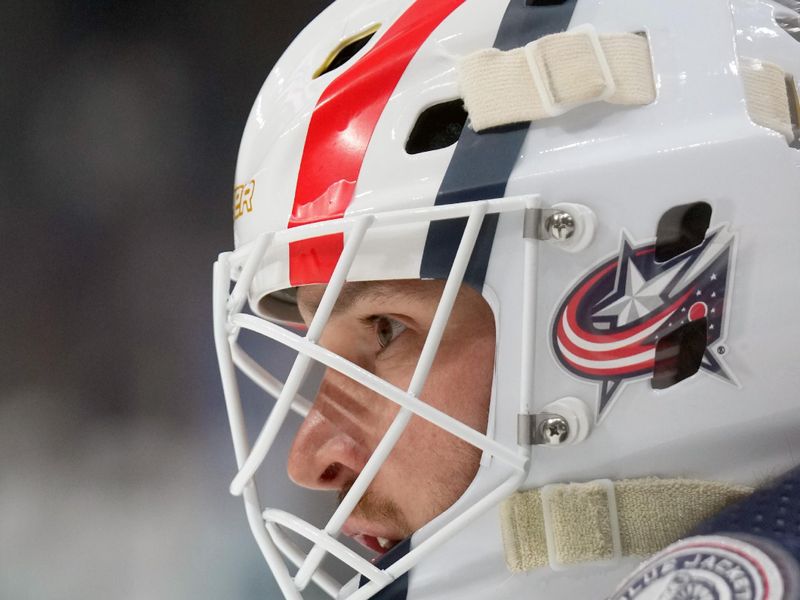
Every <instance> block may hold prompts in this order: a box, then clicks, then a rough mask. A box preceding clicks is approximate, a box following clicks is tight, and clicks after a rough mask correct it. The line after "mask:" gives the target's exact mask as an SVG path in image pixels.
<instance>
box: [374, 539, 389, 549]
mask: <svg viewBox="0 0 800 600" xmlns="http://www.w3.org/2000/svg"><path fill="white" fill-rule="evenodd" d="M377 540H378V544H380V546H381V548H383V549H384V550H386V549H387V548H388V547H389V546H391V545H392V542H390V541H389V540H387V539H386V538H382V537H379V538H377Z"/></svg>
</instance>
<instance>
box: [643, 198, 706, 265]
mask: <svg viewBox="0 0 800 600" xmlns="http://www.w3.org/2000/svg"><path fill="white" fill-rule="evenodd" d="M710 223H711V205H710V204H708V202H693V203H692V204H682V205H680V206H673V207H672V208H670V209H669V210H668V211H667V212H665V213H664V214H663V215H662V216H661V219H659V221H658V228H657V229H656V256H655V258H656V262H667V261H668V260H671V259H673V258H675V257H676V256H680V255H681V254H683V253H684V252H687V251H689V250H691V249H692V248H695V247H697V246H699V245H700V244H701V243H702V242H703V240H704V239H705V238H706V232H707V231H708V226H709V224H710Z"/></svg>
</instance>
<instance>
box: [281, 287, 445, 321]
mask: <svg viewBox="0 0 800 600" xmlns="http://www.w3.org/2000/svg"><path fill="white" fill-rule="evenodd" d="M323 294H324V291H323ZM431 296H432V294H431V292H430V290H429V289H423V288H420V287H417V286H402V287H398V286H396V285H392V282H382V281H351V282H348V283H346V284H345V285H344V287H343V288H342V291H341V292H339V297H338V298H337V299H336V303H335V304H334V306H333V310H332V311H331V315H336V314H341V313H344V312H347V311H348V310H350V309H351V308H352V307H353V306H354V305H355V304H358V303H359V302H367V301H370V302H380V301H385V300H388V299H392V300H400V301H403V300H405V301H410V302H415V301H419V300H422V299H427V298H430V297H431ZM321 301H322V294H319V295H318V296H317V295H316V294H315V296H314V297H313V298H312V299H310V300H308V299H305V300H301V296H300V294H297V304H298V306H299V305H301V304H302V305H303V308H305V309H306V310H307V311H308V312H309V313H310V314H311V315H315V314H316V313H317V309H318V308H319V305H320V302H321Z"/></svg>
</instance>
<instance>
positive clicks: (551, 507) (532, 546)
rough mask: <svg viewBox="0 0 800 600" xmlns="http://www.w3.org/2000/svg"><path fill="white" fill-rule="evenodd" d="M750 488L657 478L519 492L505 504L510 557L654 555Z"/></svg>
mask: <svg viewBox="0 0 800 600" xmlns="http://www.w3.org/2000/svg"><path fill="white" fill-rule="evenodd" d="M751 492H752V489H751V488H747V487H744V486H736V485H730V484H726V483H717V482H710V481H696V480H688V479H655V478H647V479H626V480H622V481H616V482H611V481H608V480H598V481H590V482H588V483H569V484H554V485H548V486H545V487H543V488H541V489H534V490H528V491H525V492H519V493H517V494H514V495H513V496H511V497H510V498H509V499H508V500H506V501H505V503H504V504H503V506H502V509H501V519H502V530H503V544H504V547H505V554H506V563H507V565H508V568H509V569H510V570H511V571H514V572H522V571H528V570H530V569H534V568H540V567H544V566H548V565H549V566H550V567H552V568H554V569H557V570H558V569H564V568H568V567H570V566H572V565H577V564H582V563H610V562H614V561H615V560H617V559H619V558H620V557H621V556H649V555H651V554H653V553H654V552H657V551H658V550H661V549H662V548H664V547H666V546H667V545H669V544H670V543H672V542H674V541H675V540H677V539H680V538H681V537H683V536H685V535H686V534H687V533H688V532H690V531H691V530H692V529H693V528H694V527H695V526H697V525H698V524H699V523H701V522H703V521H704V520H706V519H708V518H709V517H711V516H713V515H714V514H716V513H717V512H719V511H720V510H722V509H723V508H724V507H725V506H727V505H729V504H731V503H733V502H735V501H737V500H740V499H742V498H744V497H745V496H746V495H748V494H750V493H751Z"/></svg>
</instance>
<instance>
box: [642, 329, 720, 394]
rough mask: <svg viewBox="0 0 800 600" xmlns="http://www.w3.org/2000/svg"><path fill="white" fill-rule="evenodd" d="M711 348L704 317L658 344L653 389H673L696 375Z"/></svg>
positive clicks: (676, 331) (664, 338)
mask: <svg viewBox="0 0 800 600" xmlns="http://www.w3.org/2000/svg"><path fill="white" fill-rule="evenodd" d="M707 345H708V323H707V321H706V319H705V317H703V318H700V319H697V320H696V321H689V322H688V323H686V324H685V325H681V326H680V327H679V328H678V329H676V330H674V331H671V332H670V333H668V334H667V335H665V336H664V337H662V338H661V339H660V340H658V343H657V344H656V359H655V365H654V367H653V378H652V380H651V381H650V385H651V386H652V387H653V389H654V390H663V389H666V388H668V387H672V386H673V385H675V384H676V383H679V382H681V381H683V380H684V379H687V378H689V377H691V376H692V375H694V374H695V373H697V371H699V370H700V366H701V365H702V363H703V355H704V354H705V351H706V346H707Z"/></svg>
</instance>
